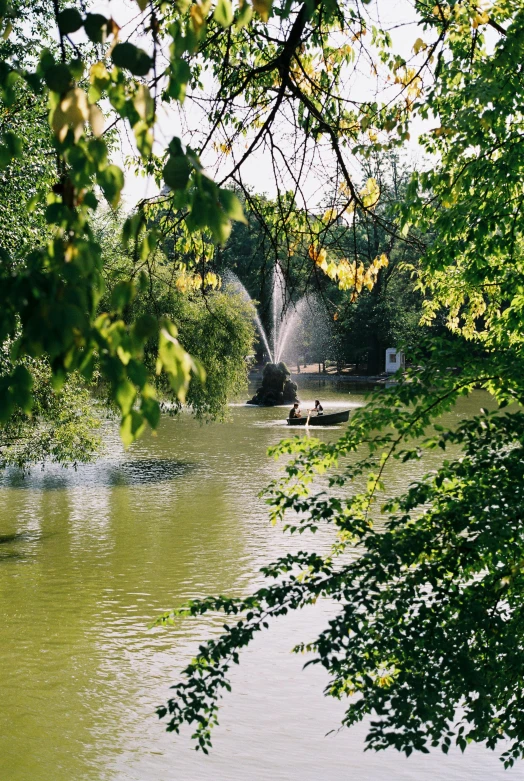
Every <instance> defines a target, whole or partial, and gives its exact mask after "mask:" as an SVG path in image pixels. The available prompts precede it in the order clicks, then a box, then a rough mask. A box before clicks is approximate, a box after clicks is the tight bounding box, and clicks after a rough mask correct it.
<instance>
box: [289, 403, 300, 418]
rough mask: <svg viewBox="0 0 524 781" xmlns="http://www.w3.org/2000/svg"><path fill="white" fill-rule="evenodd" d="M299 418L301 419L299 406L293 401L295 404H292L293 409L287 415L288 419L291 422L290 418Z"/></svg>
mask: <svg viewBox="0 0 524 781" xmlns="http://www.w3.org/2000/svg"><path fill="white" fill-rule="evenodd" d="M301 417H302V413H301V412H300V406H299V404H298V401H295V403H294V404H293V409H292V410H291V411H290V413H289V418H290V420H291V419H292V418H301Z"/></svg>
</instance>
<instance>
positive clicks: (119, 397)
mask: <svg viewBox="0 0 524 781" xmlns="http://www.w3.org/2000/svg"><path fill="white" fill-rule="evenodd" d="M135 399H136V390H135V386H134V385H133V383H132V382H130V381H129V380H122V381H121V382H119V383H118V385H117V387H116V391H115V401H116V403H117V404H118V406H119V407H120V409H121V411H122V415H127V414H128V413H129V412H130V411H131V407H132V406H133V403H134V401H135Z"/></svg>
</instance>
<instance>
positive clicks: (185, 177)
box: [163, 154, 192, 190]
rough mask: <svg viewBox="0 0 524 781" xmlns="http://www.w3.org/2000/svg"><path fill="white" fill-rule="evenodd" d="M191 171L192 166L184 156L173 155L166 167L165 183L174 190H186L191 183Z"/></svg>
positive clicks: (164, 171) (164, 172) (164, 173)
mask: <svg viewBox="0 0 524 781" xmlns="http://www.w3.org/2000/svg"><path fill="white" fill-rule="evenodd" d="M191 170H192V166H191V164H190V163H189V160H188V159H187V157H186V156H185V155H184V154H181V155H176V156H173V155H171V157H170V158H169V159H168V161H167V163H166V164H165V166H164V170H163V177H164V182H165V183H166V184H167V186H168V187H170V188H171V189H172V190H184V189H185V187H186V185H187V183H188V181H189V176H190V174H191Z"/></svg>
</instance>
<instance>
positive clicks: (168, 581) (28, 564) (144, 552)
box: [0, 383, 522, 781]
mask: <svg viewBox="0 0 524 781" xmlns="http://www.w3.org/2000/svg"><path fill="white" fill-rule="evenodd" d="M317 395H320V397H321V398H322V400H323V401H325V402H326V403H325V405H324V406H325V408H326V412H328V411H330V409H336V408H338V409H340V408H345V407H352V406H360V405H361V404H362V403H363V397H361V396H359V395H357V394H355V393H351V394H348V392H347V390H346V391H344V390H341V391H336V390H333V389H332V388H331V386H329V385H328V386H326V387H322V388H321V389H320V390H318V386H316V385H315V384H314V383H310V384H309V386H305V387H303V388H301V398H302V399H304V400H309V399H313V398H315V397H316V396H317ZM482 405H486V396H485V395H483V394H480V393H477V394H474V395H473V396H472V397H470V398H469V399H464V400H462V401H461V403H460V406H459V408H457V410H455V411H454V412H453V413H452V415H453V416H461V415H466V414H471V413H472V412H474V411H478V409H479V407H480V406H482ZM284 416H285V410H283V409H258V408H254V407H245V406H235V407H233V408H232V421H231V422H230V423H227V424H221V425H219V424H212V425H205V426H201V425H199V424H198V423H197V422H196V421H194V420H193V419H192V418H191V417H190V416H189V415H186V414H182V415H181V416H180V417H179V418H178V419H173V418H169V417H166V418H164V419H163V420H162V422H161V425H160V428H159V431H158V435H157V436H155V437H153V436H150V435H148V436H146V437H145V438H144V439H142V440H141V441H140V442H139V443H137V444H136V445H135V446H133V447H132V448H131V449H130V450H129V451H128V452H127V453H124V452H123V450H122V447H121V445H120V442H119V440H118V436H117V433H116V427H114V426H113V425H112V424H111V425H110V426H108V430H107V449H106V453H105V455H104V457H103V459H102V460H101V461H99V462H97V463H96V464H94V465H88V466H82V467H80V468H79V469H78V470H77V471H76V472H75V471H73V470H71V469H69V470H63V469H58V468H46V469H45V471H41V470H40V469H35V470H33V471H32V472H31V474H30V475H29V476H26V477H25V478H22V477H21V476H20V475H19V474H17V473H16V472H9V473H7V474H4V475H3V476H2V477H1V478H0V498H1V504H0V540H1V541H2V542H1V544H0V600H1V605H2V621H1V623H0V670H1V684H0V685H1V691H0V703H1V704H0V779H1V780H2V781H28V779H31V780H34V781H73V780H74V781H84V780H85V781H88V780H89V781H152V780H153V779H154V780H155V781H156V780H157V779H160V778H162V779H173V780H174V779H176V781H236V780H237V779H238V780H239V781H240V779H242V780H244V779H248V780H249V781H266V780H267V781H269V780H270V779H271V781H274V780H276V779H279V780H280V779H282V781H284V780H289V781H294V780H295V779H297V781H298V779H300V781H316V780H317V779H327V780H328V781H350V780H351V781H354V780H355V779H356V780H358V781H382V780H383V779H388V781H397V780H399V781H400V779H402V780H403V779H417V781H421V780H422V781H425V780H426V779H486V778H490V779H493V781H496V780H497V779H502V778H505V779H507V778H508V772H504V770H503V768H502V765H501V763H500V762H499V761H498V759H497V758H496V756H495V755H493V754H492V753H491V752H490V751H487V750H485V749H483V748H482V747H477V746H475V747H470V748H468V750H467V751H466V753H465V754H464V755H462V754H461V753H460V752H458V751H452V752H451V753H450V754H449V755H448V756H444V755H443V754H442V753H441V752H440V751H437V750H435V751H434V752H432V753H431V754H429V755H424V756H423V755H420V756H416V755H415V756H411V757H410V758H409V759H406V758H405V757H404V756H402V755H399V754H397V753H396V752H394V751H388V752H383V753H379V754H375V753H371V752H366V753H364V752H363V738H364V735H365V732H366V729H365V726H364V725H362V726H359V727H357V728H354V729H352V730H341V731H335V732H334V733H333V734H330V735H328V736H327V735H326V733H328V732H329V731H330V730H332V729H333V728H336V727H337V726H338V723H339V720H340V717H341V715H342V712H343V703H337V702H334V701H332V700H328V699H326V698H324V697H323V695H322V688H323V686H324V685H325V683H326V678H325V676H324V674H323V672H322V671H320V670H317V669H314V668H308V669H307V670H302V665H303V662H304V659H303V658H300V657H298V658H297V657H296V656H294V655H293V654H291V653H290V649H291V648H292V646H293V645H294V644H295V643H296V642H298V641H299V640H308V639H312V638H313V637H314V635H315V631H316V630H318V629H320V628H321V627H322V622H323V621H325V619H326V615H327V614H328V613H329V611H330V610H332V609H333V608H331V607H330V606H328V605H320V606H316V607H314V608H311V609H308V610H305V611H302V612H301V613H300V614H299V615H297V616H294V617H292V618H291V619H284V620H281V622H280V623H278V622H277V623H276V624H275V625H274V626H273V627H272V628H271V629H270V630H269V631H268V632H267V633H266V634H265V635H264V636H262V637H259V638H258V639H257V641H256V642H255V643H254V644H253V646H252V648H250V649H249V650H248V651H247V652H245V653H244V655H243V657H242V659H241V664H240V666H239V668H238V669H236V670H235V673H234V675H233V683H234V688H233V692H232V694H230V695H228V696H227V697H226V699H225V701H224V706H223V708H222V711H221V720H220V726H219V727H218V729H217V730H216V731H215V735H214V749H213V752H212V753H211V755H210V756H208V757H206V756H203V755H202V754H200V753H199V752H195V751H194V750H193V749H192V747H191V743H190V740H189V733H186V734H185V735H182V736H173V735H170V734H167V733H166V732H165V731H164V722H163V721H158V719H157V717H156V715H155V713H154V709H155V706H157V705H160V704H163V703H164V702H165V701H166V700H167V699H168V697H169V686H170V684H171V683H172V682H173V681H175V680H176V679H177V676H178V673H179V670H180V669H181V668H182V667H183V666H184V664H185V663H186V662H187V661H188V660H189V659H190V658H191V657H192V656H193V655H194V652H195V650H196V648H197V646H198V643H199V642H200V641H201V640H203V639H205V638H206V637H207V636H208V635H209V633H210V632H214V631H216V630H217V627H218V626H219V623H220V622H219V621H218V619H217V618H216V617H209V618H205V619H202V618H201V619H198V620H197V619H187V620H184V621H180V622H179V623H178V624H177V626H175V627H174V628H171V629H160V628H156V629H149V628H148V627H149V625H150V624H151V622H152V621H153V620H154V619H155V617H156V616H158V615H159V614H160V613H161V612H163V611H164V610H167V609H169V608H171V607H173V606H175V605H179V604H180V603H182V602H183V601H184V600H186V599H188V598H191V597H194V596H199V595H200V596H201V595H205V594H209V593H216V592H222V593H225V592H227V593H235V594H239V593H243V592H245V591H246V590H247V589H249V588H250V587H252V586H253V585H255V584H257V583H258V582H260V576H259V575H258V569H259V567H260V566H261V565H262V564H264V563H265V562H268V561H270V560H271V559H273V558H274V557H275V556H277V555H280V554H281V553H282V552H284V551H285V550H288V549H291V548H296V547H300V548H304V547H305V545H306V544H307V543H306V542H305V540H304V538H300V539H297V540H295V539H294V538H290V537H289V536H286V535H283V534H282V532H281V530H280V529H279V528H274V527H271V526H270V525H269V523H268V520H267V507H266V506H265V505H264V502H263V500H262V499H260V498H258V496H257V494H258V492H259V490H260V489H262V488H263V487H264V485H266V484H267V483H268V482H269V480H271V479H272V478H273V477H274V475H275V474H276V470H277V469H278V465H277V464H276V463H275V462H274V461H273V460H271V459H269V458H267V456H266V450H267V448H268V447H269V446H270V445H272V444H274V443H276V442H277V441H278V440H279V439H280V438H282V436H284V435H287V434H288V433H290V432H289V429H287V427H286V426H285V425H282V421H281V419H282V418H283V417H284ZM293 433H294V432H293ZM314 433H315V436H319V437H321V438H323V439H332V438H334V437H336V435H337V432H336V430H333V429H327V428H326V429H315V432H314ZM302 435H306V434H302ZM434 457H435V456H434ZM436 457H438V456H436ZM428 466H429V464H428V462H426V464H425V466H424V468H422V467H421V466H420V465H419V466H417V467H416V468H417V469H420V471H421V472H422V471H425V469H426V468H427V467H428ZM413 469H414V467H413V465H410V470H411V471H410V472H409V473H399V472H398V467H397V471H396V472H395V474H394V481H395V482H396V483H397V484H405V483H406V482H407V481H408V480H409V478H410V477H413V476H414V472H413ZM327 534H328V533H326V532H321V533H320V537H319V541H318V544H319V545H320V546H322V545H324V544H327V543H328V537H327ZM521 772H522V771H521V769H520V768H516V769H514V770H513V771H510V775H512V776H513V777H514V778H518V777H521V775H520V774H521Z"/></svg>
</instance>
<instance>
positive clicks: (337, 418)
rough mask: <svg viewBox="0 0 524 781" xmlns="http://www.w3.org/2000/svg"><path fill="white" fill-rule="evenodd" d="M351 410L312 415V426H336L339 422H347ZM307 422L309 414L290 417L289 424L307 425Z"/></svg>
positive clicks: (310, 419) (310, 421)
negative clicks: (300, 416)
mask: <svg viewBox="0 0 524 781" xmlns="http://www.w3.org/2000/svg"><path fill="white" fill-rule="evenodd" d="M349 412H350V410H348V409H346V410H343V411H342V412H332V413H331V414H330V415H311V417H310V418H309V424H308V425H310V426H335V425H336V424H337V423H345V422H346V421H347V420H349ZM306 423H307V415H304V416H303V417H302V418H288V419H287V424H288V426H305V425H306Z"/></svg>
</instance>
